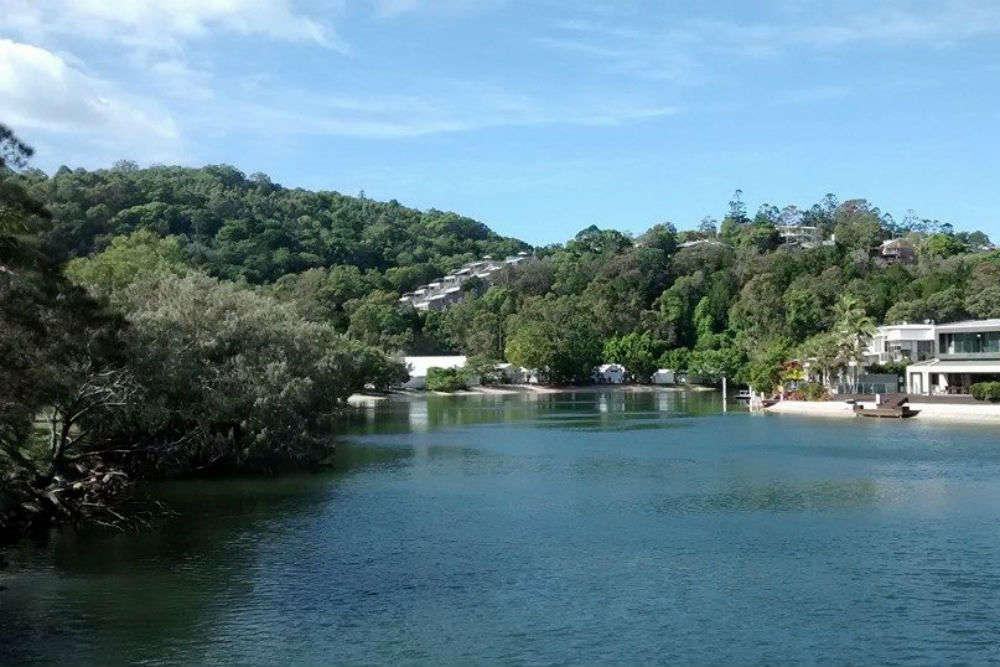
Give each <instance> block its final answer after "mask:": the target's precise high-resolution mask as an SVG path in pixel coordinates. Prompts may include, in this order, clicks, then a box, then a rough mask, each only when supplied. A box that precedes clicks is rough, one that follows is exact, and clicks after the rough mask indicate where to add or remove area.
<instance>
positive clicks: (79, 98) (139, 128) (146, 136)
mask: <svg viewBox="0 0 1000 667" xmlns="http://www.w3.org/2000/svg"><path fill="white" fill-rule="evenodd" d="M0 118H2V119H3V122H5V123H7V124H9V125H11V126H12V127H13V128H14V129H15V130H17V131H19V132H22V133H23V134H25V136H27V133H24V130H35V131H38V132H40V133H42V134H57V135H58V134H70V135H72V136H74V137H77V138H78V139H80V140H83V141H84V142H85V143H89V144H91V145H94V146H99V147H100V148H102V149H109V150H112V149H113V150H115V151H117V155H118V156H121V155H124V154H128V153H129V152H131V151H133V150H138V149H140V148H141V149H142V153H143V156H144V157H149V158H155V157H159V156H167V155H170V156H173V155H176V154H177V152H178V150H179V131H178V129H177V125H176V123H175V122H174V120H173V118H171V116H170V115H169V114H168V113H166V112H165V111H163V110H162V109H160V108H158V107H157V106H155V105H152V104H149V103H148V102H145V101H143V100H139V99H137V98H135V97H133V96H130V95H128V94H126V93H124V92H122V91H121V90H119V89H117V88H116V87H115V86H114V85H112V84H111V83H109V82H107V81H104V80H102V79H99V78H96V77H93V76H90V75H88V74H86V73H84V72H82V71H80V70H79V69H77V68H75V67H74V66H72V65H71V64H69V63H67V62H66V60H64V59H63V58H61V57H60V56H58V55H56V54H54V53H52V52H50V51H46V50H45V49H42V48H39V47H36V46H31V45H28V44H20V43H18V42H14V41H11V40H9V39H0Z"/></svg>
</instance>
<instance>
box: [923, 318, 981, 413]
mask: <svg viewBox="0 0 1000 667" xmlns="http://www.w3.org/2000/svg"><path fill="white" fill-rule="evenodd" d="M932 326H933V329H934V348H935V350H934V357H933V358H931V359H927V360H924V361H917V362H916V363H913V364H910V365H909V366H907V367H906V389H907V391H908V392H909V393H911V394H939V395H940V394H968V393H969V387H970V386H972V385H973V384H975V383H977V382H997V381H1000V319H992V320H969V321H965V322H950V323H948V324H936V325H932Z"/></svg>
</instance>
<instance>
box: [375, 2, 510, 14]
mask: <svg viewBox="0 0 1000 667" xmlns="http://www.w3.org/2000/svg"><path fill="white" fill-rule="evenodd" d="M504 1H505V0H371V3H372V5H373V6H374V8H375V14H376V15H377V16H379V17H381V18H393V17H396V16H401V15H403V14H410V13H413V12H427V11H433V12H437V13H448V14H454V13H460V12H469V11H482V10H485V9H491V8H493V7H496V6H499V5H502V4H504Z"/></svg>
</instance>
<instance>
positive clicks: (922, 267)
mask: <svg viewBox="0 0 1000 667" xmlns="http://www.w3.org/2000/svg"><path fill="white" fill-rule="evenodd" d="M31 153H32V151H31V149H30V147H28V146H26V145H24V144H23V143H21V142H20V141H18V139H17V138H16V137H15V136H14V135H13V133H12V132H10V131H9V130H8V129H7V128H5V127H3V126H0V214H2V216H0V327H2V333H3V336H2V337H0V353H2V356H3V364H2V366H0V367H2V379H3V383H0V384H2V391H0V408H2V414H0V464H2V467H0V475H2V482H3V485H2V487H0V533H2V532H3V529H4V528H5V527H6V528H8V529H11V528H12V527H13V529H14V531H15V532H16V530H18V529H20V528H23V527H25V526H28V525H38V524H44V523H45V522H47V521H50V520H53V519H58V518H68V517H74V516H78V515H79V514H80V513H81V512H82V513H88V512H90V513H94V512H100V511H101V508H103V507H104V499H106V498H110V497H113V496H114V495H116V494H117V491H118V490H119V487H120V481H119V480H122V479H126V478H128V477H131V476H136V475H138V476H149V475H174V474H188V473H191V472H195V471H197V472H204V471H212V470H225V469H257V470H262V469H263V470H272V469H276V468H280V467H283V466H287V465H290V464H291V465H310V464H315V463H316V462H318V461H320V460H322V458H323V456H324V455H325V454H326V453H327V451H328V449H329V443H330V440H329V433H330V432H331V430H335V428H336V421H337V418H338V417H337V416H338V413H339V411H340V408H341V407H342V406H343V405H344V402H345V399H346V398H347V396H348V395H350V394H351V393H352V392H354V391H358V390H360V389H362V388H363V387H365V386H366V385H367V386H369V387H371V386H374V387H375V388H379V389H385V388H388V387H391V386H393V385H395V384H397V383H399V382H400V381H402V380H403V379H405V376H406V371H405V369H404V368H403V365H402V364H401V363H400V361H399V360H398V357H399V355H400V354H402V353H411V354H413V353H415V354H420V353H448V352H451V353H464V354H467V355H470V356H472V357H474V359H473V361H472V365H474V366H475V367H476V368H479V369H487V370H489V369H491V368H493V366H494V362H496V361H499V360H507V361H511V362H513V363H515V364H517V365H521V366H525V367H529V368H533V369H538V370H539V371H540V373H541V375H542V376H543V377H545V378H547V379H548V380H549V381H551V382H555V383H568V382H586V381H588V380H589V376H590V372H591V369H592V368H593V367H594V366H596V365H598V364H599V363H601V362H618V363H622V364H624V365H625V366H626V367H627V368H628V369H629V370H630V371H631V373H632V374H633V375H634V376H635V378H636V379H638V380H640V381H641V380H646V379H648V376H649V375H650V374H651V373H652V372H653V371H654V370H655V369H656V368H658V367H668V368H673V369H675V370H687V371H690V372H691V373H692V374H693V375H700V376H704V377H707V378H714V377H718V376H719V375H720V374H722V373H726V374H728V375H729V376H730V377H733V378H735V379H736V380H738V381H742V382H746V383H748V384H751V385H752V386H754V387H756V388H758V389H760V390H765V391H766V390H767V389H768V388H769V387H772V386H774V384H775V383H776V382H778V381H779V380H780V379H781V374H782V372H783V370H782V369H783V364H784V363H785V362H786V361H787V360H788V359H789V358H791V357H795V356H798V357H799V358H809V359H812V360H815V364H816V367H817V368H822V369H834V368H837V367H838V365H840V366H842V365H843V364H844V363H845V361H846V360H848V359H850V358H856V356H857V354H858V350H859V345H860V344H861V341H863V339H864V334H865V332H866V331H869V330H870V328H871V327H872V326H873V325H874V323H876V322H883V321H884V322H896V321H904V320H922V319H927V318H931V319H935V320H938V321H948V320H955V319H960V318H963V317H1000V252H998V251H995V250H993V249H992V247H991V246H990V245H989V239H988V238H987V237H986V236H985V235H984V234H982V233H980V232H966V231H962V232H959V231H955V230H954V229H953V228H952V226H951V225H949V224H942V223H939V222H937V221H931V220H923V219H919V218H917V217H916V216H913V215H909V216H907V218H906V219H905V220H902V221H899V222H897V221H895V220H894V219H892V218H891V217H890V216H888V215H886V214H884V213H882V212H881V211H880V210H879V209H878V208H876V207H875V206H874V205H872V204H871V203H869V202H867V201H864V200H848V201H845V202H843V203H839V202H838V201H837V200H836V198H834V197H833V196H832V195H828V196H827V197H826V198H824V200H823V201H821V202H819V203H817V204H815V205H813V206H811V207H810V208H807V209H799V208H797V207H795V206H786V207H784V208H782V209H778V208H777V207H773V206H769V205H765V206H762V207H761V208H760V210H759V211H758V212H756V214H755V215H754V216H753V217H751V216H750V215H748V213H747V211H746V210H745V206H744V204H743V203H742V201H741V198H740V193H739V191H737V193H736V196H735V197H734V198H733V200H732V201H731V202H729V205H728V207H723V208H726V213H725V215H724V216H723V218H722V220H721V221H716V220H714V219H711V218H706V219H704V220H702V221H700V222H698V223H697V224H694V225H691V227H693V229H689V230H682V231H678V229H677V228H676V227H675V225H673V224H671V223H669V222H663V223H660V224H656V225H653V226H652V227H650V228H649V229H648V230H647V231H646V232H644V233H643V234H641V235H639V236H638V237H635V238H634V237H633V236H632V235H630V234H626V233H622V232H619V231H614V230H609V229H600V228H598V227H597V226H594V225H591V226H589V227H586V228H585V229H583V230H582V231H581V232H579V233H578V234H576V236H575V237H574V238H573V239H571V240H569V241H567V242H566V243H565V244H556V245H552V246H547V247H542V248H535V249H533V250H532V257H531V258H530V259H529V260H528V261H525V262H523V263H521V264H519V265H517V266H510V267H507V268H505V269H502V270H500V271H498V272H496V273H495V274H492V275H491V276H490V280H489V282H487V281H484V280H480V279H474V280H469V281H468V282H466V283H464V284H463V286H462V289H463V291H464V300H462V301H461V302H460V303H457V304H455V305H452V306H450V307H448V308H446V309H444V310H441V311H431V312H420V311H416V310H414V309H413V307H412V306H411V305H409V304H404V303H401V302H400V300H399V297H400V294H401V293H402V292H405V291H407V290H410V289H412V288H413V287H415V286H417V285H419V284H422V283H424V282H426V281H428V280H432V279H434V278H437V277H438V276H441V275H442V274H444V273H445V272H446V271H448V270H450V269H453V268H455V267H457V266H459V265H461V264H463V263H465V262H467V261H470V260H473V259H476V258H480V257H482V256H483V255H487V254H489V255H493V256H496V257H501V256H504V255H509V254H513V253H516V252H518V251H521V250H525V249H529V248H528V246H527V245H526V244H524V243H522V242H521V241H518V240H515V239H510V238H504V237H501V236H499V235H497V234H496V233H495V232H493V231H491V230H490V229H489V228H487V227H486V226H485V225H483V224H482V223H480V222H476V221H474V220H471V219H468V218H464V217H461V216H459V215H456V214H454V213H443V212H440V211H434V210H431V211H426V212H420V211H416V210H413V209H409V208H406V207H403V206H401V205H399V204H398V203H396V202H388V203H382V202H375V201H371V200H369V199H367V198H365V197H361V196H359V197H348V196H344V195H341V194H337V193H334V192H310V191H306V190H300V189H295V190H292V189H287V188H283V187H281V186H278V185H276V184H274V183H272V182H271V181H270V180H269V179H268V178H267V177H266V176H264V175H260V174H255V175H253V176H251V177H249V178H247V177H245V176H244V175H243V174H242V173H240V172H239V171H237V170H236V169H234V168H232V167H227V166H212V167H204V168H201V169H187V168H180V167H152V168H149V169H138V168H137V167H136V166H135V165H134V164H130V163H120V164H118V165H116V166H115V167H114V168H112V169H106V170H99V171H85V170H70V169H66V168H62V169H60V170H59V171H58V172H57V173H56V174H54V175H52V176H51V177H49V176H47V175H45V174H44V173H42V172H39V171H37V170H31V169H28V168H27V162H28V159H29V158H30V156H31ZM789 227H791V228H794V229H800V230H802V229H804V228H808V229H809V230H811V231H810V232H809V233H810V234H812V235H813V240H812V241H810V242H808V243H805V244H802V243H792V242H789V241H790V239H791V237H789V236H788V228H789ZM782 230H784V231H785V236H784V237H783V235H782V233H781V231H782ZM792 236H794V234H793V235H792ZM898 237H905V238H906V239H907V243H908V244H910V246H909V247H911V248H912V249H913V256H912V257H906V258H905V260H906V261H905V262H903V263H897V262H894V261H890V260H889V259H886V258H885V257H882V256H881V254H880V252H879V249H880V244H881V243H882V242H883V241H884V240H886V239H890V238H898ZM95 508H96V509H95Z"/></svg>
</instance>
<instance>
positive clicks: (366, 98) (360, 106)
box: [217, 81, 677, 139]
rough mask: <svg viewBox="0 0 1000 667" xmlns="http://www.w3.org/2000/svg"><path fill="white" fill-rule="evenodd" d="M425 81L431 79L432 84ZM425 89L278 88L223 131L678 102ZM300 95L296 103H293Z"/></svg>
mask: <svg viewBox="0 0 1000 667" xmlns="http://www.w3.org/2000/svg"><path fill="white" fill-rule="evenodd" d="M425 85H426V82H425ZM428 87H429V88H430V90H429V91H428V92H422V93H420V94H392V95H386V94H379V93H375V92H370V93H365V94H352V95H339V94H322V93H315V92H311V91H307V90H301V89H296V90H289V89H287V88H277V89H271V90H270V94H268V95H266V96H263V97H261V96H259V95H255V96H254V98H253V99H252V100H251V99H248V100H246V102H245V103H241V104H240V108H241V110H242V113H241V114H240V117H239V119H233V118H232V117H231V116H226V117H225V118H223V117H221V116H220V117H218V118H217V120H218V123H219V129H220V130H223V129H225V128H229V129H234V128H238V129H241V130H244V131H254V130H255V129H257V128H260V127H262V126H266V127H278V128H282V132H284V133H288V134H307V135H308V134H314V135H333V136H348V137H359V138H370V139H396V138H405V137H417V136H423V135H428V134H438V133H444V132H464V131H470V130H475V129H482V128H488V127H510V126H520V127H524V126H533V125H558V124H563V125H590V126H611V125H619V124H622V123H627V122H639V121H642V120H647V119H652V118H658V117H663V116H668V115H671V114H674V113H676V112H677V109H676V108H674V107H671V106H665V105H658V104H655V103H651V102H650V103H644V102H641V101H638V100H620V101H609V100H607V99H606V97H605V96H603V95H595V94H582V93H581V94H577V95H571V96H568V97H566V98H565V99H562V100H552V99H542V98H538V97H535V96H530V95H525V94H521V93H516V92H512V91H506V90H503V89H500V88H497V87H492V86H488V85H484V84H480V83H471V82H453V81H442V82H436V83H434V84H431V85H429V86H428ZM290 100H291V101H294V104H289V103H288V101H290Z"/></svg>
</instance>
